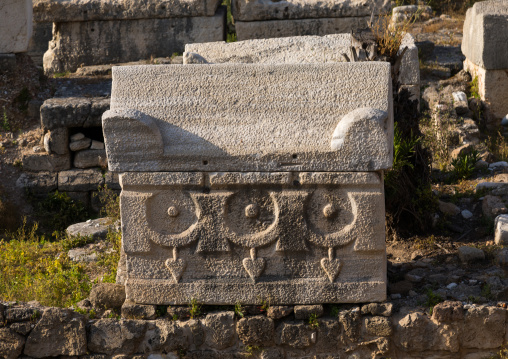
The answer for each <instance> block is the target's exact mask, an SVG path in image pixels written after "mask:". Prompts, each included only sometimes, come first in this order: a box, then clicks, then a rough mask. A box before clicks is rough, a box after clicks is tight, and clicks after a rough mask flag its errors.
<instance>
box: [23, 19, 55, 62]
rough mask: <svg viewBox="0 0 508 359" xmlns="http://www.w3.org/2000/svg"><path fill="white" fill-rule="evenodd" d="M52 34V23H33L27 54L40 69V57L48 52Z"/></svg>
mask: <svg viewBox="0 0 508 359" xmlns="http://www.w3.org/2000/svg"><path fill="white" fill-rule="evenodd" d="M52 33H53V23H52V22H36V21H34V22H33V28H32V37H31V38H30V42H29V43H28V50H27V54H28V55H29V56H30V57H31V58H32V61H33V62H34V64H35V65H37V66H41V67H42V57H43V56H44V53H45V52H46V51H47V50H48V43H49V42H50V41H51V38H52V36H53V35H52Z"/></svg>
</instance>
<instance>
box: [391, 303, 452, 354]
mask: <svg viewBox="0 0 508 359" xmlns="http://www.w3.org/2000/svg"><path fill="white" fill-rule="evenodd" d="M394 340H395V344H396V345H397V346H398V347H399V348H401V349H404V350H406V351H415V352H423V351H427V350H444V351H449V352H452V353H456V352H458V351H459V332H458V330H457V328H455V327H453V326H447V325H445V324H443V325H437V324H435V323H434V322H432V321H431V320H430V319H429V318H428V317H427V316H425V315H424V314H422V313H419V312H415V313H410V314H407V315H406V316H404V317H403V318H401V319H400V320H398V322H397V324H396V326H395V338H394ZM455 357H456V356H455Z"/></svg>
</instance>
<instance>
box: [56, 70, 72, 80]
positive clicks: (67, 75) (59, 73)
mask: <svg viewBox="0 0 508 359" xmlns="http://www.w3.org/2000/svg"><path fill="white" fill-rule="evenodd" d="M70 74H71V72H70V71H65V72H55V73H54V74H53V78H55V79H59V78H64V77H69V75H70Z"/></svg>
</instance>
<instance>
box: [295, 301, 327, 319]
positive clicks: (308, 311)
mask: <svg viewBox="0 0 508 359" xmlns="http://www.w3.org/2000/svg"><path fill="white" fill-rule="evenodd" d="M294 310H295V319H304V320H305V319H309V318H310V316H311V315H315V316H316V318H318V317H320V316H322V315H323V306H322V305H321V304H316V305H295V309H294Z"/></svg>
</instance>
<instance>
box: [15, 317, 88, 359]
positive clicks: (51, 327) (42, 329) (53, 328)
mask: <svg viewBox="0 0 508 359" xmlns="http://www.w3.org/2000/svg"><path fill="white" fill-rule="evenodd" d="M86 352H87V349H86V330H85V318H84V317H83V316H82V315H80V314H78V313H75V312H73V311H72V310H69V309H60V308H48V309H46V310H44V313H43V314H42V318H41V319H40V320H39V322H38V323H37V325H36V326H35V328H34V329H33V330H32V332H31V333H30V335H29V336H28V338H27V340H26V344H25V349H24V354H25V355H27V356H30V357H33V358H45V357H52V356H61V355H62V356H63V355H65V356H77V355H84V354H86Z"/></svg>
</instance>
